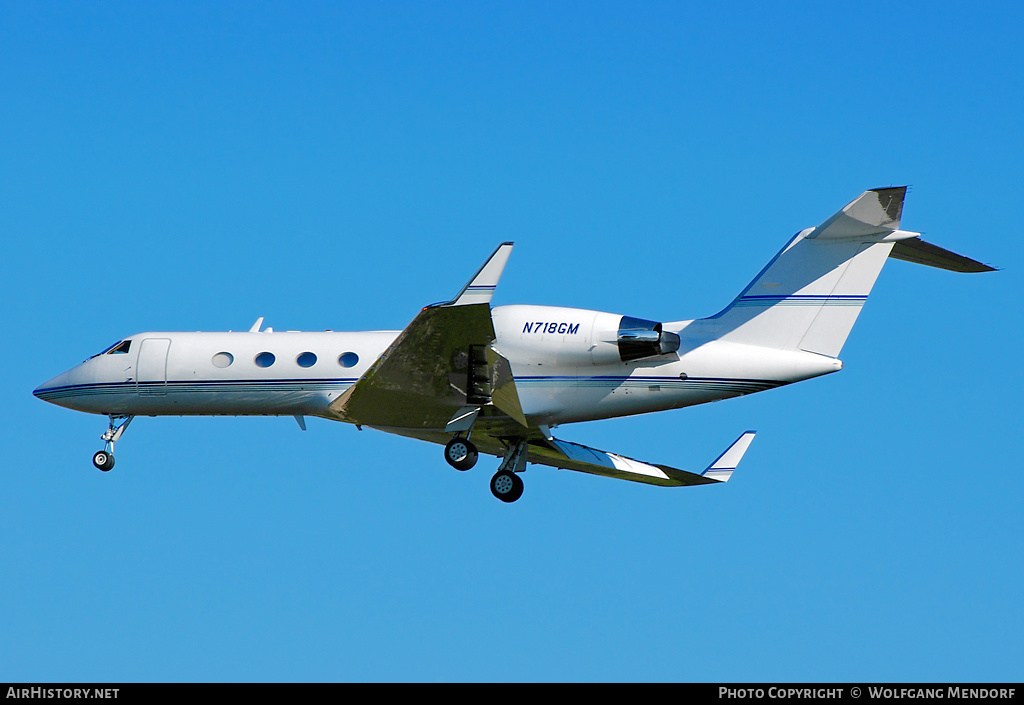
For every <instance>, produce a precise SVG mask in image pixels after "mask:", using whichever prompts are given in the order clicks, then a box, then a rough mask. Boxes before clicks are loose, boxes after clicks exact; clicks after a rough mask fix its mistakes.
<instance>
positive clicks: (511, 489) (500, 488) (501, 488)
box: [491, 470, 524, 503]
mask: <svg viewBox="0 0 1024 705" xmlns="http://www.w3.org/2000/svg"><path fill="white" fill-rule="evenodd" d="M523 489H524V486H523V480H522V478H520V477H519V475H516V474H515V473H514V472H509V471H507V470H502V471H501V472H498V473H495V475H494V477H492V478H491V494H493V495H494V496H495V497H497V498H498V499H500V500H501V501H502V502H508V503H512V502H515V501H516V500H517V499H519V498H520V497H522V496H523Z"/></svg>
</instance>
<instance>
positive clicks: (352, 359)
mask: <svg viewBox="0 0 1024 705" xmlns="http://www.w3.org/2000/svg"><path fill="white" fill-rule="evenodd" d="M358 362H359V356H358V355H356V354H355V353H354V352H347V353H342V354H341V356H340V357H338V364H339V365H341V366H342V367H355V366H356V363H358Z"/></svg>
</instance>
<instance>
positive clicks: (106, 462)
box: [92, 414, 135, 472]
mask: <svg viewBox="0 0 1024 705" xmlns="http://www.w3.org/2000/svg"><path fill="white" fill-rule="evenodd" d="M108 418H109V419H110V428H108V429H107V432H106V433H104V434H103V435H102V436H100V440H101V441H103V443H104V445H103V450H99V451H96V452H95V453H94V454H93V456H92V464H93V465H95V466H96V467H97V468H99V469H100V470H102V471H103V472H107V471H109V470H110V469H111V468H112V467H114V443H116V442H117V440H118V439H119V438H120V437H121V434H122V433H124V431H125V429H126V428H128V424H130V423H131V422H132V419H134V418H135V417H134V416H114V415H113V414H109V415H108ZM117 419H124V420H123V421H121V423H119V424H116V425H115V423H114V422H115V421H116V420H117Z"/></svg>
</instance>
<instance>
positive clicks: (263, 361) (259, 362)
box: [254, 352, 277, 367]
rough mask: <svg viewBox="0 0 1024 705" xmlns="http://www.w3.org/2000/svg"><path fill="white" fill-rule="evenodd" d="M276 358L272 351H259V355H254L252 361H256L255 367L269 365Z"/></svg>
mask: <svg viewBox="0 0 1024 705" xmlns="http://www.w3.org/2000/svg"><path fill="white" fill-rule="evenodd" d="M276 359H277V358H275V357H274V353H269V352H261V353H260V354H259V355H257V356H256V358H255V360H254V362H255V363H256V366H257V367H270V366H271V365H273V364H274V361H275V360H276Z"/></svg>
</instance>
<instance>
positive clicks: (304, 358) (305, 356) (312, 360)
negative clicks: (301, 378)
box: [295, 352, 316, 367]
mask: <svg viewBox="0 0 1024 705" xmlns="http://www.w3.org/2000/svg"><path fill="white" fill-rule="evenodd" d="M295 362H297V363H298V365H299V367H312V366H313V365H315V364H316V355H314V354H313V353H311V352H304V353H302V354H301V355H299V356H298V357H297V358H295Z"/></svg>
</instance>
